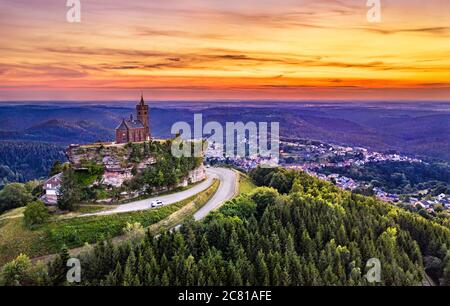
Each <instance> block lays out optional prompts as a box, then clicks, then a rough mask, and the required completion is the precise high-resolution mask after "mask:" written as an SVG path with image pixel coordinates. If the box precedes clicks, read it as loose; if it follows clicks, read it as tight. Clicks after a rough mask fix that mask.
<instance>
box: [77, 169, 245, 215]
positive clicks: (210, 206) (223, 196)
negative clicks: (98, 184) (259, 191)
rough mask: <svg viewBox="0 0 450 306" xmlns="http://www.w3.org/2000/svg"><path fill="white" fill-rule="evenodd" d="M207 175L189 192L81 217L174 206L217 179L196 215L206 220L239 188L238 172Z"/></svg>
mask: <svg viewBox="0 0 450 306" xmlns="http://www.w3.org/2000/svg"><path fill="white" fill-rule="evenodd" d="M206 175H207V178H206V180H204V181H203V182H201V183H200V184H198V185H195V186H193V187H191V188H189V189H187V190H183V191H180V192H176V193H172V194H168V195H162V196H158V197H153V198H149V199H145V200H139V201H135V202H131V203H127V204H122V205H118V206H117V207H115V208H113V209H110V210H106V211H100V212H95V213H89V214H83V215H80V216H79V217H88V216H102V215H112V214H118V213H124V212H131V211H139V210H147V209H151V205H150V203H151V202H152V201H155V200H161V201H163V203H164V205H170V204H174V203H177V202H180V201H183V200H185V199H187V198H190V197H192V196H194V195H196V194H198V193H200V192H202V191H204V190H206V189H207V188H208V187H209V186H211V185H212V183H213V180H214V179H215V178H216V179H218V180H219V181H220V185H219V188H218V189H217V191H216V193H215V194H214V195H213V197H212V198H211V199H210V200H209V201H208V202H207V203H206V204H205V205H204V206H203V207H202V208H201V209H200V210H198V211H197V212H196V213H195V214H194V219H195V220H200V219H202V218H204V217H205V216H206V215H207V214H208V213H209V212H210V211H212V210H214V209H216V208H218V207H220V205H222V204H223V203H224V202H226V201H228V200H230V199H231V198H233V196H234V195H235V193H236V188H237V174H236V172H234V171H232V170H230V169H226V168H207V169H206Z"/></svg>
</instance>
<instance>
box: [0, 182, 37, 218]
mask: <svg viewBox="0 0 450 306" xmlns="http://www.w3.org/2000/svg"><path fill="white" fill-rule="evenodd" d="M31 200H33V196H32V195H31V193H30V192H28V190H27V189H26V188H25V186H24V185H23V184H20V183H12V184H9V185H6V186H5V188H4V189H3V190H2V191H0V213H2V212H4V211H5V210H8V209H12V208H17V207H22V206H25V205H26V204H27V203H28V202H30V201H31Z"/></svg>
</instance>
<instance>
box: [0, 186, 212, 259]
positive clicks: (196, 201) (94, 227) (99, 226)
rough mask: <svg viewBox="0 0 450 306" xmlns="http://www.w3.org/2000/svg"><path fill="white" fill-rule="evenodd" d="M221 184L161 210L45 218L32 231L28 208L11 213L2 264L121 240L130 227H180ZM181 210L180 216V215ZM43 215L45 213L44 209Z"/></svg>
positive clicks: (1, 219)
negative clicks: (137, 224) (111, 240)
mask: <svg viewBox="0 0 450 306" xmlns="http://www.w3.org/2000/svg"><path fill="white" fill-rule="evenodd" d="M218 185H219V183H218V181H215V182H214V183H213V185H211V186H210V187H209V188H207V189H206V190H204V191H203V192H201V193H199V194H197V195H195V196H192V197H190V198H188V199H185V200H183V201H180V202H178V203H174V204H170V205H167V206H163V207H160V208H157V209H149V210H144V211H135V212H128V213H120V214H114V215H104V216H101V215H100V216H90V217H73V218H69V219H59V218H61V217H59V218H58V217H53V218H52V219H46V217H45V216H44V217H43V218H44V219H45V220H46V222H43V223H42V222H40V221H38V222H37V223H35V224H32V226H31V228H30V226H29V225H28V224H27V223H25V219H24V217H23V213H24V211H26V209H25V208H19V209H17V210H15V211H10V212H8V213H7V214H5V215H1V216H0V265H3V264H5V263H6V262H7V261H9V260H11V259H13V258H15V257H16V256H18V255H19V254H20V253H23V254H26V255H28V256H29V257H31V258H33V257H39V256H43V255H47V254H53V253H58V252H59V251H60V250H61V248H62V247H67V248H69V249H71V248H77V247H81V246H83V245H85V244H86V243H89V244H93V243H95V242H97V241H100V240H103V239H108V238H113V237H117V236H120V235H122V234H124V228H126V226H127V224H133V223H139V224H140V225H141V226H142V227H144V228H146V227H149V226H151V225H154V224H158V223H159V222H161V221H163V220H165V219H166V218H167V219H168V220H166V222H161V223H159V224H158V225H157V226H154V227H153V229H154V230H155V231H157V230H158V229H159V228H167V227H169V226H171V225H172V224H175V225H176V224H178V223H179V222H181V221H182V220H184V219H185V218H188V217H190V216H192V214H193V213H194V212H195V211H196V210H197V209H199V208H200V207H201V206H203V205H204V204H205V203H206V202H207V201H208V199H209V198H211V197H212V195H214V193H215V191H216V190H217V188H218ZM35 205H36V204H35ZM33 206H34V205H33ZM81 207H83V206H81ZM94 208H95V207H94ZM183 208H184V209H183ZM181 209H183V210H181ZM38 210H39V209H38ZM179 210H181V211H180V213H178V214H176V212H178V211H179ZM39 212H40V213H42V211H40V210H39V211H38V213H39Z"/></svg>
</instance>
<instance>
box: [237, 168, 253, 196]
mask: <svg viewBox="0 0 450 306" xmlns="http://www.w3.org/2000/svg"><path fill="white" fill-rule="evenodd" d="M255 188H256V185H255V184H253V182H252V180H251V179H250V177H248V175H246V174H244V173H242V172H239V194H242V193H249V192H251V191H252V190H253V189H255Z"/></svg>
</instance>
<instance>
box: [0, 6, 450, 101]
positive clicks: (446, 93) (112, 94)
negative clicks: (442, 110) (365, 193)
mask: <svg viewBox="0 0 450 306" xmlns="http://www.w3.org/2000/svg"><path fill="white" fill-rule="evenodd" d="M65 2H66V0H0V101H8V100H77V99H83V100H123V99H136V98H137V97H139V95H140V92H141V90H143V91H144V92H145V95H146V97H148V99H149V100H152V99H154V100H224V99H230V100H234V99H238V100H239V99H240V100H244V99H252V100H253V99H254V100H257V99H292V100H301V99H394V100H404V99H418V100H423V99H431V100H437V99H441V100H444V99H445V100H450V1H449V0H427V1H423V0H382V1H381V3H382V21H381V23H369V22H368V21H367V18H366V14H367V11H368V10H369V8H368V7H367V6H366V0H333V1H332V0H226V1H219V0H163V1H161V0H129V1H123V0H81V4H82V10H81V18H82V19H81V23H68V22H67V21H66V13H67V11H68V8H67V7H66V6H65Z"/></svg>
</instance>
